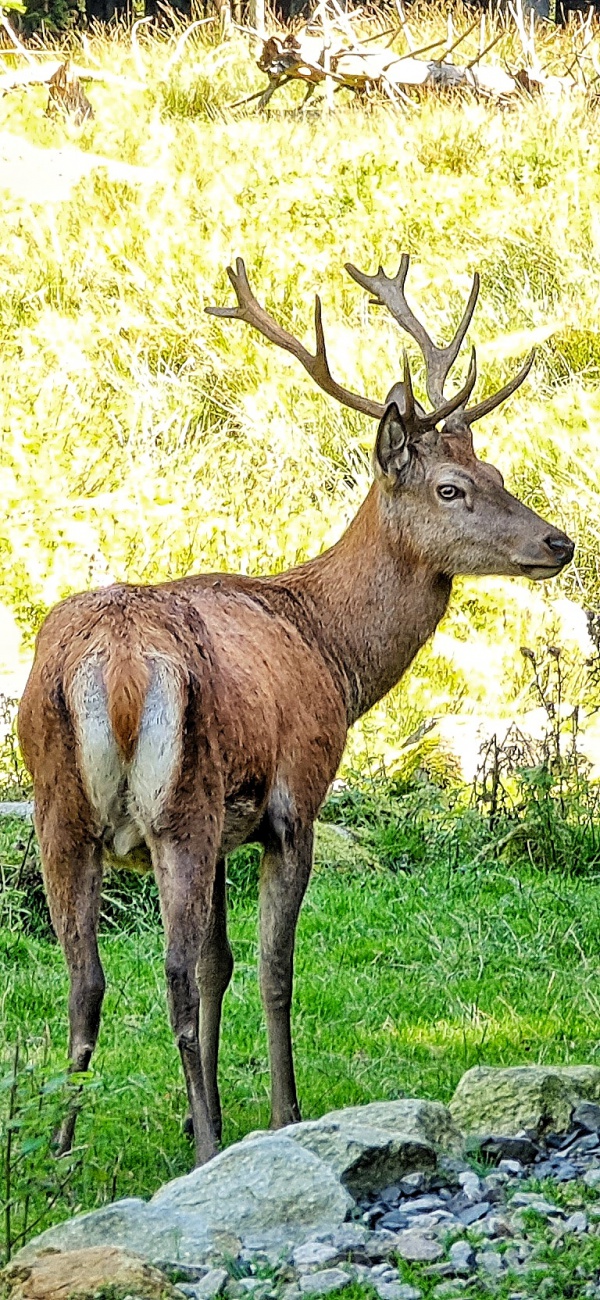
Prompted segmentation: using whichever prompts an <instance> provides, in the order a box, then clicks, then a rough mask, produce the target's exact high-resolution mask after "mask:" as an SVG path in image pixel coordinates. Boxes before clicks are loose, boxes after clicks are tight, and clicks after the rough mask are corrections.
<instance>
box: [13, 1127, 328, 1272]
mask: <svg viewBox="0 0 600 1300" xmlns="http://www.w3.org/2000/svg"><path fill="white" fill-rule="evenodd" d="M353 1203H354V1202H353V1201H352V1198H351V1197H350V1196H349V1194H348V1192H347V1191H345V1189H344V1188H343V1187H342V1185H341V1183H340V1182H339V1180H338V1179H337V1178H336V1176H335V1174H334V1173H333V1172H332V1170H331V1169H330V1168H329V1166H328V1165H326V1164H324V1163H323V1162H322V1161H321V1160H319V1158H318V1156H316V1155H313V1153H312V1152H311V1151H306V1150H304V1148H303V1147H301V1146H300V1145H299V1143H297V1142H291V1141H290V1140H289V1139H288V1138H287V1137H284V1136H282V1135H280V1134H275V1135H274V1136H273V1137H272V1138H261V1139H255V1140H254V1141H252V1142H244V1143H238V1144H236V1145H235V1146H232V1147H229V1148H228V1150H227V1151H223V1152H222V1154H221V1155H219V1156H216V1157H215V1159H214V1160H211V1161H210V1163H209V1164H207V1165H203V1166H202V1168H201V1169H195V1170H194V1171H193V1173H191V1174H187V1175H185V1176H184V1177H182V1178H176V1179H174V1180H173V1182H170V1183H167V1184H166V1185H165V1186H164V1187H162V1188H161V1189H160V1191H159V1192H157V1193H156V1195H155V1196H154V1197H153V1198H152V1200H151V1201H150V1202H149V1203H146V1202H145V1201H141V1200H137V1199H131V1200H124V1201H116V1202H115V1203H114V1204H113V1205H107V1206H105V1207H104V1208H103V1209H101V1210H94V1211H92V1213H90V1214H79V1215H77V1217H76V1218H74V1219H70V1220H68V1221H67V1222H66V1223H61V1224H58V1225H57V1226H56V1227H54V1228H48V1230H47V1231H46V1232H43V1233H42V1234H41V1235H40V1236H39V1237H36V1238H34V1240H33V1241H31V1242H29V1244H28V1245H27V1246H26V1247H24V1249H23V1250H22V1251H20V1252H19V1254H18V1256H17V1257H16V1258H17V1259H19V1260H23V1261H24V1262H27V1261H28V1260H30V1259H32V1258H33V1257H34V1256H35V1255H37V1254H39V1253H40V1252H41V1251H42V1250H44V1249H52V1250H63V1251H71V1250H78V1249H81V1248H82V1247H83V1246H104V1245H110V1246H120V1247H122V1248H124V1249H127V1250H132V1251H137V1252H138V1253H139V1254H140V1255H143V1256H144V1258H145V1259H149V1260H159V1259H160V1260H169V1261H172V1262H180V1263H185V1264H197V1263H199V1264H200V1263H204V1262H206V1260H208V1259H211V1258H214V1257H215V1255H217V1254H218V1253H219V1252H220V1251H222V1252H223V1253H225V1254H236V1253H237V1251H238V1250H239V1249H240V1248H241V1246H242V1244H247V1245H248V1246H251V1247H252V1248H254V1249H259V1248H264V1249H266V1250H269V1249H274V1250H278V1249H280V1248H281V1249H283V1248H289V1247H290V1246H291V1245H295V1244H298V1243H300V1242H303V1241H307V1240H308V1239H309V1238H311V1237H314V1236H315V1235H317V1234H323V1233H327V1232H332V1231H335V1229H337V1228H339V1227H340V1225H341V1224H342V1223H343V1221H344V1219H345V1217H346V1214H347V1212H348V1210H349V1209H350V1208H351V1207H352V1205H353Z"/></svg>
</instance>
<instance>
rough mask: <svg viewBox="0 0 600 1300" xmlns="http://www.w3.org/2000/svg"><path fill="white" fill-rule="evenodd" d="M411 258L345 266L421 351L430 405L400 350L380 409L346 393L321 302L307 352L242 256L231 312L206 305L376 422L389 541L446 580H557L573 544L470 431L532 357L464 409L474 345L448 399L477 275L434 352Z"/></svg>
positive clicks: (232, 275)
mask: <svg viewBox="0 0 600 1300" xmlns="http://www.w3.org/2000/svg"><path fill="white" fill-rule="evenodd" d="M408 266H409V258H408V255H407V254H404V255H403V257H402V260H401V262H400V267H399V270H398V273H397V275H395V276H393V277H388V276H387V275H386V274H385V272H384V271H383V269H382V268H381V267H380V268H379V270H378V272H377V274H376V275H374V276H369V275H365V274H363V272H362V271H357V269H356V267H354V266H352V265H351V264H350V263H347V264H346V270H347V271H348V273H349V274H350V275H351V276H352V278H353V279H354V280H356V282H357V283H358V284H360V285H361V286H362V287H363V288H364V289H366V290H367V291H368V292H369V293H371V294H372V295H373V298H372V300H373V301H374V302H375V303H376V304H378V305H380V306H385V307H387V309H388V311H390V313H391V315H392V316H393V317H394V319H395V320H396V321H397V322H398V324H399V325H400V326H401V328H402V329H404V330H405V331H406V332H407V333H408V334H410V335H411V336H412V338H413V339H415V341H416V342H417V344H418V345H419V348H420V350H421V352H422V354H423V358H424V361H425V384H426V389H427V396H428V398H429V401H430V403H431V407H432V409H431V410H430V411H426V410H425V409H424V408H423V406H422V405H421V404H420V403H419V402H418V401H417V400H416V398H415V396H414V392H413V385H412V379H411V373H410V366H409V362H408V357H407V354H406V352H405V353H404V373H403V377H402V379H401V380H400V381H399V382H397V383H395V384H394V386H393V387H392V389H391V390H390V392H389V393H388V396H387V398H386V401H385V403H381V402H377V401H374V400H372V399H371V398H367V397H362V396H360V395H359V394H357V393H353V392H351V391H350V390H349V389H346V388H343V387H342V385H341V384H338V383H337V382H336V380H335V379H334V378H333V376H332V374H331V371H330V368H329V363H328V360H327V353H326V349H325V336H324V333H323V323H322V315H321V302H320V299H319V297H318V295H317V296H316V300H315V332H316V342H317V346H316V352H315V354H314V356H313V354H312V353H311V352H309V351H308V350H307V349H306V348H305V347H304V346H303V344H302V343H300V342H299V340H298V339H296V338H294V337H293V335H291V334H289V333H288V332H287V330H284V329H282V327H281V326H280V325H278V324H277V322H276V321H274V320H273V318H272V317H271V316H270V315H269V314H268V313H267V312H266V311H265V310H264V308H263V307H261V305H260V304H259V302H258V301H257V299H256V298H255V297H254V294H253V293H252V290H251V288H250V285H249V282H248V277H247V274H246V268H245V266H244V263H243V261H242V259H241V258H238V259H237V262H236V270H235V271H234V270H233V268H232V267H228V268H227V274H228V276H229V279H230V280H231V283H232V285H233V288H234V291H235V295H236V298H237V302H238V305H237V307H208V308H207V309H206V310H207V311H208V312H209V313H210V314H212V315H214V316H225V317H232V318H234V319H236V320H244V321H246V322H247V324H249V325H252V326H254V328H255V329H257V330H259V332H260V333H261V334H263V335H264V336H265V337H266V338H268V339H269V340H270V341H271V342H272V343H276V344H277V345H278V346H279V347H282V348H285V349H286V351H288V352H291V353H292V355H293V356H295V357H297V358H298V360H299V361H300V362H301V364H302V365H303V366H304V368H305V370H307V371H308V373H309V375H311V377H312V378H313V379H314V380H315V382H316V383H317V384H318V385H319V387H320V388H322V389H323V390H324V391H325V392H326V393H329V394H330V396H332V397H335V398H336V399H337V400H338V401H339V402H341V403H342V404H343V405H344V406H348V407H350V408H351V409H353V410H355V411H361V412H363V414H365V415H369V416H372V417H374V418H375V419H378V420H379V429H378V432H377V438H376V442H375V450H374V455H373V466H374V473H375V482H376V487H377V489H378V491H379V496H380V503H381V515H382V522H384V523H385V527H386V529H387V531H388V534H389V535H390V538H391V540H392V541H393V540H394V538H397V540H398V544H400V543H402V544H403V545H404V546H409V547H410V550H411V552H412V554H413V556H414V557H415V559H419V558H422V559H423V561H424V562H425V563H426V564H427V566H428V567H432V566H433V567H434V568H435V569H436V570H437V571H438V572H439V573H440V574H444V575H445V576H447V577H449V578H452V577H454V576H455V575H457V574H504V575H508V576H522V575H525V576H527V577H529V578H534V579H542V578H550V577H553V576H555V575H556V574H557V573H559V572H560V570H561V569H562V568H563V567H564V566H565V565H566V564H568V563H569V562H570V561H571V559H572V558H573V552H574V545H573V542H572V541H571V540H570V539H569V538H568V537H567V536H566V534H565V533H563V532H560V531H559V530H558V529H556V528H553V527H551V525H549V524H548V523H546V522H545V520H543V519H542V518H540V516H539V515H537V514H536V513H535V511H533V510H530V509H529V507H528V506H525V505H523V503H522V502H521V501H518V500H517V498H516V497H514V496H512V495H511V493H510V492H508V491H507V490H506V488H505V487H504V482H503V479H502V475H501V474H500V472H499V470H497V469H495V467H494V466H493V465H488V464H486V463H485V462H483V461H480V460H478V458H477V456H476V455H475V451H474V448H473V438H472V434H471V426H472V425H473V424H474V422H475V420H479V419H481V417H482V416H483V415H487V414H488V413H489V412H490V411H493V410H494V408H495V407H496V406H499V405H500V403H501V402H504V401H505V400H506V399H507V398H508V397H510V396H511V394H512V393H514V392H515V390H516V389H517V388H518V387H519V386H520V384H522V383H523V380H524V379H525V378H526V377H527V375H528V374H529V371H530V369H531V366H532V364H533V358H534V353H533V352H532V353H531V355H530V356H529V357H528V359H527V361H526V362H525V364H524V365H523V366H522V368H521V369H520V370H519V372H518V374H517V375H515V376H514V378H513V379H511V380H510V381H509V382H508V383H507V384H505V385H504V387H503V388H501V389H499V390H498V392H496V393H493V394H491V395H490V396H489V397H486V398H484V399H483V401H481V402H477V403H475V404H474V405H473V406H471V407H469V406H468V405H467V403H468V401H469V398H470V396H471V394H472V392H473V389H474V387H475V381H476V378H477V362H476V356H475V349H474V348H473V349H472V351H471V359H470V364H469V369H468V373H467V377H466V380H465V382H464V384H463V386H462V388H461V389H460V390H459V392H457V393H455V394H454V396H452V397H450V398H446V397H445V395H444V385H445V383H446V379H447V377H448V374H449V372H450V370H451V368H452V366H453V364H454V362H455V360H456V358H457V356H458V353H459V350H460V347H461V345H462V342H463V340H464V338H465V335H466V332H467V329H468V327H469V324H470V321H471V318H472V316H473V312H474V310H475V304H476V302H477V296H478V293H479V277H478V275H475V276H474V277H473V286H472V289H471V293H470V295H469V300H468V303H467V306H466V308H465V311H464V314H463V317H462V320H461V322H460V325H459V326H458V329H457V331H456V333H455V335H454V338H453V339H452V341H451V342H450V343H449V344H448V345H447V346H445V347H437V346H436V345H435V344H434V343H433V341H432V339H431V338H430V336H429V334H428V333H427V331H426V330H425V328H424V326H423V325H422V324H421V322H420V321H419V320H418V318H417V317H416V316H415V314H414V312H413V311H412V310H411V308H410V307H409V306H408V303H407V301H406V297H405V293H404V284H405V281H406V275H407V272H408Z"/></svg>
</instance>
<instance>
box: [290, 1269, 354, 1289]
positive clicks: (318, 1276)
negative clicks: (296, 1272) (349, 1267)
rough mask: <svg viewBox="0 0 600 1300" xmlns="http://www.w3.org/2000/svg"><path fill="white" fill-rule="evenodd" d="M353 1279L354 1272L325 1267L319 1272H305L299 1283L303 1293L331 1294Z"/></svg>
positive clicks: (347, 1284) (348, 1284)
mask: <svg viewBox="0 0 600 1300" xmlns="http://www.w3.org/2000/svg"><path fill="white" fill-rule="evenodd" d="M353 1280H354V1279H353V1277H352V1274H351V1273H346V1272H345V1271H344V1269H342V1268H324V1269H320V1270H319V1272H318V1273H304V1274H303V1275H302V1277H301V1278H300V1282H299V1285H300V1291H301V1293H302V1295H330V1293H331V1292H332V1291H342V1290H343V1289H344V1287H346V1286H350V1283H351V1282H352V1281H353Z"/></svg>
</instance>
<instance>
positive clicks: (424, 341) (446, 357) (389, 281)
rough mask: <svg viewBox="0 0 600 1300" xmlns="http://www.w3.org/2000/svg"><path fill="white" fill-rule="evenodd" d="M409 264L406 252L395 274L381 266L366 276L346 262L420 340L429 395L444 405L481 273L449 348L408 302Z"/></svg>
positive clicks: (355, 276)
mask: <svg viewBox="0 0 600 1300" xmlns="http://www.w3.org/2000/svg"><path fill="white" fill-rule="evenodd" d="M409 263H410V258H409V255H408V253H403V254H402V258H401V260H400V266H399V268H398V271H397V274H396V275H395V276H387V275H386V274H385V271H384V270H383V267H381V266H380V267H379V270H378V272H377V275H365V274H364V272H363V271H358V270H357V268H356V267H355V266H353V265H352V263H351V262H346V270H347V272H348V274H349V275H351V276H352V279H353V280H356V283H357V284H360V285H361V286H362V288H363V289H366V290H367V291H368V292H369V293H372V294H373V297H374V301H375V302H377V303H379V305H380V306H382V307H387V309H388V311H389V312H391V314H392V316H393V317H394V320H396V321H397V322H398V324H399V325H400V326H401V327H402V329H404V330H406V332H407V334H410V336H411V338H413V339H414V340H415V342H416V343H418V345H419V347H420V349H421V352H422V353H423V359H424V361H425V384H426V388H427V396H428V397H429V400H430V402H431V404H432V406H434V407H443V406H444V404H445V398H444V384H445V382H446V379H447V377H448V373H449V371H450V369H451V367H452V366H453V365H454V362H455V361H456V358H457V356H458V352H459V349H460V347H461V344H462V342H463V339H464V337H465V334H466V332H467V330H468V328H469V325H470V323H471V318H472V316H473V312H474V311H475V304H476V302H477V296H478V293H479V276H478V275H477V273H475V275H474V276H473V284H472V287H471V292H470V294H469V301H468V302H467V305H466V307H465V310H464V312H463V316H462V319H461V322H460V324H459V326H458V329H457V331H456V333H455V335H454V338H453V339H452V341H451V342H450V343H448V344H447V346H446V347H442V348H439V347H437V346H436V344H435V343H434V342H433V339H432V338H431V337H430V335H429V334H428V333H427V330H426V329H425V326H424V325H423V324H422V323H421V321H420V320H419V319H418V317H417V316H415V313H414V312H413V310H412V308H411V307H409V305H408V303H407V301H406V296H405V293H404V285H405V282H406V276H407V272H408V267H409ZM454 409H456V408H454Z"/></svg>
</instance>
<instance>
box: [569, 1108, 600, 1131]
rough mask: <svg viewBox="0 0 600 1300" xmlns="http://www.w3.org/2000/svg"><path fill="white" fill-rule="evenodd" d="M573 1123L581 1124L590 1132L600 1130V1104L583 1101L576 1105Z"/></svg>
mask: <svg viewBox="0 0 600 1300" xmlns="http://www.w3.org/2000/svg"><path fill="white" fill-rule="evenodd" d="M572 1123H573V1124H579V1125H580V1127H581V1128H585V1129H588V1130H589V1132H592V1133H598V1132H600V1106H598V1105H597V1104H596V1102H593V1101H582V1102H580V1103H579V1105H578V1106H576V1107H575V1110H574V1111H573V1116H572Z"/></svg>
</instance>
